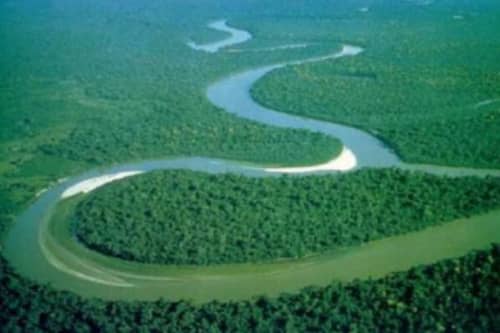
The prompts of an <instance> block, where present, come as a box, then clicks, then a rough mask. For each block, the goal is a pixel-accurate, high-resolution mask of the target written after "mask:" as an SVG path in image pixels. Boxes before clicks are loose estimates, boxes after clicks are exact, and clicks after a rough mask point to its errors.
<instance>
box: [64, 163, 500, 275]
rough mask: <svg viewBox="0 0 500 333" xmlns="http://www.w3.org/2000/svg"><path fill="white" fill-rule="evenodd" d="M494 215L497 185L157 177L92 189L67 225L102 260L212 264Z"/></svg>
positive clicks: (381, 173) (417, 179) (395, 173)
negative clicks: (99, 254) (489, 213)
mask: <svg viewBox="0 0 500 333" xmlns="http://www.w3.org/2000/svg"><path fill="white" fill-rule="evenodd" d="M497 207H500V178H486V179H481V178H474V177H462V178H446V177H438V176H432V175H427V174H423V173H412V172H407V171H400V170H396V169H394V170H391V169H382V170H377V169H365V170H360V171H357V172H355V173H352V174H347V175H324V176H308V177H266V178H249V177H246V176H240V175H236V174H218V175H210V174H206V173H199V172H193V171H157V172H153V173H150V174H145V175H141V176H136V177H132V178H129V179H126V180H123V181H120V182H117V183H112V184H110V185H107V186H105V187H103V188H101V189H98V190H96V191H95V192H93V193H91V194H89V195H88V196H86V197H84V198H83V199H82V200H81V201H80V202H79V203H78V204H77V206H76V209H74V213H73V215H72V216H71V215H70V217H69V218H70V220H71V222H72V227H73V230H74V232H75V234H76V236H77V238H78V239H79V240H80V241H81V242H83V243H84V244H85V245H86V246H88V247H89V248H91V249H94V250H96V251H99V252H102V253H104V254H106V255H111V256H115V257H119V258H123V259H127V260H132V261H139V262H146V263H165V264H196V265H209V264H221V263H236V262H249V261H251V262H258V261H266V260H274V259H279V258H296V257H303V256H307V255H312V254H318V253H322V252H324V251H328V250H334V249H338V248H340V247H345V246H351V245H358V244H360V243H363V242H367V241H370V240H375V239H380V238H384V237H388V236H393V235H399V234H404V233H406V232H411V231H415V230H420V229H423V228H426V227H429V226H431V225H436V224H438V223H443V222H448V221H451V220H453V219H456V218H459V217H466V216H470V215H475V214H479V213H482V212H486V211H487V210H490V209H493V208H497Z"/></svg>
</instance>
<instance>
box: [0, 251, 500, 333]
mask: <svg viewBox="0 0 500 333" xmlns="http://www.w3.org/2000/svg"><path fill="white" fill-rule="evenodd" d="M499 281H500V245H498V244H497V245H495V246H492V247H491V248H490V249H489V250H485V251H478V252H472V253H470V254H468V255H466V256H465V257H462V258H459V259H451V260H446V261H441V262H439V263H436V264H434V265H429V266H423V267H416V268H412V269H411V270H409V271H408V272H402V273H396V274H392V275H389V276H387V277H385V278H383V279H380V280H367V281H353V282H352V283H349V284H347V285H341V284H339V283H335V282H334V283H332V284H330V285H328V286H327V287H324V288H317V287H309V288H306V289H304V290H302V291H301V292H299V293H297V294H295V295H282V296H280V297H279V298H276V299H271V298H268V297H259V298H256V299H253V300H248V301H238V302H236V301H233V302H225V303H222V302H218V301H213V302H210V303H207V304H203V305H193V304H191V303H190V302H188V301H179V302H169V301H166V300H158V301H155V302H119V301H114V302H112V301H103V300H99V299H84V298H81V297H79V296H76V295H75V294H72V293H69V292H63V291H56V290H54V289H53V288H51V287H50V286H46V285H38V284H35V283H33V282H31V281H29V280H26V279H25V278H23V277H21V276H19V275H18V274H16V273H15V272H14V271H13V270H12V268H11V267H10V266H9V265H8V263H6V262H5V260H4V259H0V328H1V329H2V331H5V332H141V331H144V332H388V331H390V332H496V331H498V329H499V328H500V322H499V318H498V313H500V302H499V298H500V283H498V282H499Z"/></svg>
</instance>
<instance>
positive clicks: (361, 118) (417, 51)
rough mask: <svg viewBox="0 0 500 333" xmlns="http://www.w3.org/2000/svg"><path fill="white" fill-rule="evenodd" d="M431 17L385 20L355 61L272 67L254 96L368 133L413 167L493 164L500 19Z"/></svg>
mask: <svg viewBox="0 0 500 333" xmlns="http://www.w3.org/2000/svg"><path fill="white" fill-rule="evenodd" d="M499 9H500V6H498V7H497V10H496V11H492V12H490V13H488V14H486V13H484V12H467V13H463V12H462V13H461V14H460V15H458V14H457V13H455V14H454V15H452V14H451V13H446V12H441V11H437V10H430V9H429V10H428V11H424V12H421V13H415V12H411V13H407V14H406V15H405V18H406V19H405V20H404V21H403V20H401V21H400V20H396V19H394V17H391V19H389V18H388V17H387V16H389V15H384V14H383V13H384V12H383V11H382V10H381V9H380V8H379V7H377V6H374V7H373V8H371V9H370V14H369V15H370V18H369V19H368V18H367V21H368V22H370V24H373V23H374V22H373V21H375V22H377V29H375V30H374V31H373V35H372V36H371V37H372V38H369V40H367V43H366V49H365V52H364V53H363V54H362V55H360V56H357V57H351V58H342V59H336V60H332V61H325V62H320V63H313V64H306V65H298V66H293V67H287V68H284V69H280V70H277V71H275V72H273V73H271V74H269V75H268V76H266V77H265V78H264V79H262V80H260V81H259V82H257V84H256V85H255V86H254V87H253V90H252V94H253V96H254V97H255V98H256V99H257V100H258V101H260V102H261V103H263V104H265V105H267V106H269V107H271V108H273V109H277V110H281V111H285V112H290V113H294V114H299V115H302V116H306V117H313V118H319V119H323V120H328V121H333V122H340V123H345V124H349V125H353V126H356V127H360V128H363V129H365V130H368V131H370V132H372V133H374V134H375V135H377V136H379V137H381V138H382V139H383V140H384V141H385V142H387V143H388V144H389V145H390V146H392V147H393V148H394V149H395V150H396V151H397V152H398V153H399V154H400V155H401V157H402V158H403V159H404V160H406V161H408V162H412V163H431V164H441V165H457V166H472V167H483V168H498V167H500V154H499V147H500V103H498V102H499V101H498V98H500V63H499V62H498V48H499V45H500V35H499V34H498V29H499V27H500V16H499V15H498V10H499Z"/></svg>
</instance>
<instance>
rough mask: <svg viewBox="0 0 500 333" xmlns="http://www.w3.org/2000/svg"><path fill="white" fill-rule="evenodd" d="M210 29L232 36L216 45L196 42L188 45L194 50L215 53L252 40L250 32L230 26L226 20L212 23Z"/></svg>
mask: <svg viewBox="0 0 500 333" xmlns="http://www.w3.org/2000/svg"><path fill="white" fill-rule="evenodd" d="M208 27H209V28H211V29H214V30H218V31H222V32H226V33H229V34H230V36H229V37H228V38H226V39H223V40H220V41H218V42H215V43H208V44H197V43H196V42H193V41H190V42H188V43H187V45H188V46H189V47H190V48H192V49H193V50H197V51H205V52H208V53H215V52H217V51H219V50H220V49H222V48H225V47H227V46H231V45H236V44H240V43H244V42H246V41H247V40H250V39H251V38H252V35H251V34H250V33H249V32H248V31H245V30H239V29H235V28H232V27H230V26H228V25H227V23H226V20H220V21H215V22H212V23H210V24H209V25H208Z"/></svg>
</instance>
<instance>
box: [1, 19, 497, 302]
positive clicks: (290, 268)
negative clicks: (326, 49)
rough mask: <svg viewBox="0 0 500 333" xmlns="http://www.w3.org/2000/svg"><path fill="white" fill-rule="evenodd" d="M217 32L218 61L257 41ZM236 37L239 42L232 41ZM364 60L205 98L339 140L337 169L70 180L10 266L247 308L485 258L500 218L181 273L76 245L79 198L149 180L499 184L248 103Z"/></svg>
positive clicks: (130, 167)
mask: <svg viewBox="0 0 500 333" xmlns="http://www.w3.org/2000/svg"><path fill="white" fill-rule="evenodd" d="M210 27H212V28H214V29H218V30H222V31H227V32H229V33H231V34H232V36H231V37H229V38H228V39H227V40H224V41H221V42H217V43H214V44H212V45H211V44H207V45H202V46H200V45H194V44H192V45H190V46H191V47H194V46H196V47H194V48H195V49H200V50H203V51H207V52H216V51H217V50H219V49H221V48H222V47H225V46H228V45H232V44H234V43H239V42H241V41H242V39H243V36H247V37H248V38H250V37H249V36H251V35H250V34H249V33H248V32H244V31H241V30H237V29H234V28H230V27H227V25H226V24H225V21H220V22H219V23H218V24H212V25H210ZM235 35H236V37H238V36H239V37H238V38H235ZM248 38H247V39H248ZM361 52H362V49H361V48H358V47H354V46H347V45H345V46H343V48H342V49H341V50H340V51H339V52H337V53H334V54H331V55H327V56H324V57H317V58H311V59H307V60H304V61H294V62H287V63H281V64H276V65H271V66H264V67H260V68H257V69H254V70H249V71H245V72H243V73H240V74H236V75H232V76H229V77H227V78H225V79H223V80H221V81H219V82H216V83H214V84H213V85H211V86H210V87H209V88H208V90H207V97H208V99H209V100H210V101H211V102H212V103H213V104H214V105H216V106H218V107H220V108H223V109H224V110H226V111H227V112H230V113H233V114H235V115H237V116H238V117H242V118H246V119H251V120H254V121H258V122H261V123H264V124H269V125H272V126H277V127H285V128H301V129H308V130H312V131H317V132H321V133H324V134H326V135H329V136H333V137H336V138H339V139H340V140H342V142H343V143H344V150H343V152H342V154H341V155H340V156H338V157H335V158H334V159H333V160H332V161H330V162H328V163H325V164H322V165H318V166H304V167H298V168H273V169H271V168H259V167H255V166H250V165H244V164H240V163H236V162H231V161H227V160H218V159H210V158H201V157H193V158H171V159H161V160H150V161H143V162H139V163H130V164H124V165H120V166H115V167H111V168H108V169H105V170H104V169H101V170H93V171H89V172H87V173H85V174H82V175H80V176H77V177H74V178H71V179H68V180H65V181H63V182H61V183H59V184H57V185H55V186H53V187H52V188H50V189H48V190H47V191H45V192H43V193H41V194H40V195H39V196H38V198H37V200H36V201H35V202H34V203H33V204H32V205H31V206H30V207H29V208H28V209H27V210H26V211H25V212H24V213H23V214H22V215H20V216H19V217H18V220H17V222H16V224H15V225H14V226H13V228H12V229H11V230H10V232H9V234H8V237H7V239H6V242H5V251H4V253H5V256H6V257H7V259H8V260H9V261H10V262H11V264H12V265H13V266H14V267H15V268H16V269H17V270H18V271H19V272H20V273H21V274H23V275H25V276H27V277H29V278H31V279H33V280H36V281H38V282H42V283H50V284H52V285H53V286H54V287H55V288H58V289H63V290H69V291H72V292H75V293H77V294H80V295H82V296H86V297H100V298H104V299H130V300H132V299H133V300H137V299H142V300H153V299H158V298H159V297H163V298H166V299H171V300H178V299H190V300H192V301H194V302H206V301H210V300H214V299H217V300H239V299H248V298H251V297H253V296H256V295H262V294H265V295H269V296H276V295H278V294H280V293H282V292H294V291H298V290H300V289H301V288H303V287H306V286H308V285H317V286H322V285H327V284H328V283H331V281H332V280H338V281H350V280H352V279H355V278H368V277H373V278H377V277H381V276H384V275H386V274H388V273H390V272H395V271H403V270H407V269H409V268H410V267H412V266H415V265H420V264H429V263H432V262H435V261H437V260H440V259H444V258H451V257H457V256H461V255H464V254H466V253H467V252H469V251H471V250H473V249H481V248H486V247H488V246H489V244H490V243H491V242H500V228H499V223H500V210H497V211H492V212H490V213H487V214H484V215H480V216H474V217H472V218H468V219H460V220H457V221H452V222H449V223H446V224H443V225H441V226H437V227H432V228H428V229H425V230H423V231H419V232H413V233H408V234H405V235H402V236H396V237H390V238H386V239H383V240H379V241H373V242H369V243H367V244H364V245H361V246H356V247H351V248H346V249H343V250H342V251H336V252H334V253H324V254H322V255H318V256H314V257H309V258H303V259H298V260H284V261H278V262H272V263H263V264H232V265H217V266H211V267H195V266H185V267H183V266H165V265H148V264H140V263H132V262H127V261H123V260H120V259H116V258H111V257H106V256H104V255H101V254H99V253H97V252H94V251H91V250H89V249H87V248H85V247H84V246H83V245H81V244H80V243H78V242H77V241H76V240H75V239H74V237H73V236H72V235H71V233H70V231H69V228H68V221H67V213H68V212H69V211H70V210H71V208H72V206H73V205H74V204H75V203H76V202H77V201H78V199H79V196H78V194H80V193H87V192H90V191H92V190H93V189H95V188H97V187H100V186H103V185H105V184H106V183H109V182H111V181H116V180H118V179H122V178H126V177H132V176H134V175H137V174H141V173H144V172H149V171H152V170H160V169H189V170H195V171H203V172H208V173H228V172H233V173H240V174H244V175H247V176H249V177H267V176H273V175H276V174H282V173H315V172H335V171H347V170H352V169H355V168H360V167H398V168H403V169H407V170H420V171H425V172H429V173H435V174H447V175H453V176H462V175H480V176H484V175H493V176H500V170H478V169H470V168H449V167H437V166H428V165H409V164H405V163H402V162H401V161H400V160H399V158H398V157H397V156H396V155H395V154H394V153H393V152H392V151H391V150H390V149H388V148H387V147H386V146H384V145H383V144H382V142H380V141H379V140H378V139H377V138H375V137H374V136H372V135H370V134H368V133H366V132H363V131H361V130H358V129H355V128H352V127H348V126H343V125H339V124H332V123H327V122H324V121H318V120H312V119H306V118H302V117H298V116H293V115H287V114H283V113H279V112H277V111H274V110H270V109H267V108H264V107H262V106H261V105H259V104H257V103H256V102H255V101H253V100H252V98H251V97H250V93H249V90H250V88H251V86H252V85H253V84H254V83H255V82H256V81H257V80H259V79H260V78H262V77H263V76H264V75H266V74H267V73H269V72H271V71H273V70H275V69H278V68H281V67H284V66H287V65H295V64H301V63H306V62H313V61H324V60H328V59H335V58H339V57H346V56H355V55H358V54H359V53H361ZM63 198H64V199H65V200H62V199H63ZM56 207H57V209H55V208H56Z"/></svg>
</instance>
